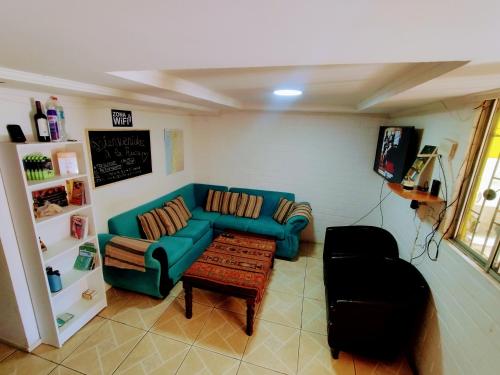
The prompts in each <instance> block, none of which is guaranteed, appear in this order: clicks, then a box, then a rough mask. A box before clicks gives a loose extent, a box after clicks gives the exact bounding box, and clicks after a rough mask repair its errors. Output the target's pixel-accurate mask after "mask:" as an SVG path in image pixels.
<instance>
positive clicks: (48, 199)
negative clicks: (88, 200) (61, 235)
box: [31, 185, 68, 218]
mask: <svg viewBox="0 0 500 375" xmlns="http://www.w3.org/2000/svg"><path fill="white" fill-rule="evenodd" d="M31 196H32V198H33V210H34V212H35V216H36V217H38V218H40V217H44V216H51V215H55V214H58V213H60V212H61V211H62V209H61V207H66V206H67V205H68V197H67V195H66V189H65V188H64V186H62V185H61V186H54V187H51V188H47V189H42V190H36V191H33V192H32V193H31Z"/></svg>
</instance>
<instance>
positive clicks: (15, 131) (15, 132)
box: [7, 124, 26, 143]
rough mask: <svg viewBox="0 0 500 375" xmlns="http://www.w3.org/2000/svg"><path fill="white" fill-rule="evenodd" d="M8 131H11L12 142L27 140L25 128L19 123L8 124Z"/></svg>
mask: <svg viewBox="0 0 500 375" xmlns="http://www.w3.org/2000/svg"><path fill="white" fill-rule="evenodd" d="M7 131H8V132H9V136H10V140H11V141H12V142H16V143H22V142H26V137H25V136H24V133H23V129H21V127H20V126H19V125H14V124H12V125H7Z"/></svg>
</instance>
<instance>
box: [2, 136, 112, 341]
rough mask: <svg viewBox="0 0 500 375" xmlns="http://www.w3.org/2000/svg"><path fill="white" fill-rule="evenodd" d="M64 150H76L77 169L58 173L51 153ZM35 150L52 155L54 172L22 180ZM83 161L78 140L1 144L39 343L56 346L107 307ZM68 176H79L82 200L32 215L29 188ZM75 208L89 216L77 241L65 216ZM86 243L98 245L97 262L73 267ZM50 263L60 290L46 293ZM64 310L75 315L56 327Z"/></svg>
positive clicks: (62, 182) (46, 185) (39, 187)
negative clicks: (58, 278)
mask: <svg viewBox="0 0 500 375" xmlns="http://www.w3.org/2000/svg"><path fill="white" fill-rule="evenodd" d="M69 151H72V152H75V153H76V155H77V159H78V170H79V173H78V174H74V175H68V176H61V175H60V174H59V170H58V166H57V156H56V154H57V153H58V152H69ZM36 152H40V153H42V154H44V155H46V156H50V157H51V159H52V163H53V165H54V169H55V172H56V176H55V177H53V178H50V179H46V180H40V181H28V180H27V178H26V174H25V172H24V167H23V162H22V160H23V158H24V156H25V155H27V154H32V153H36ZM85 160H86V150H85V146H84V144H83V143H82V142H57V143H55V142H54V143H26V144H24V143H23V144H15V143H1V144H0V168H1V170H2V174H3V176H4V184H5V190H6V193H7V199H8V203H9V210H10V213H11V217H12V221H13V223H14V227H15V231H16V237H17V241H18V243H19V247H20V251H21V258H22V262H23V267H24V270H25V273H26V278H27V280H28V285H29V290H30V294H31V300H32V303H33V308H34V311H35V315H36V319H37V323H38V330H39V332H40V337H41V339H42V342H43V343H46V344H50V345H53V346H57V347H60V346H62V345H63V344H64V342H65V341H66V340H68V339H69V338H70V337H71V336H72V335H73V334H74V333H75V332H77V331H78V330H79V329H80V328H81V327H82V326H83V325H85V323H87V322H88V321H89V320H90V319H92V318H93V317H94V316H95V315H97V313H98V312H99V311H100V310H102V309H103V308H104V307H106V294H105V286H104V280H103V276H102V259H101V258H100V253H99V243H98V241H97V237H96V232H95V220H94V211H93V206H92V194H91V189H90V186H91V181H90V179H89V174H88V172H87V163H86V162H85ZM68 180H80V181H84V184H85V196H86V201H87V202H86V204H85V205H83V206H75V205H69V206H67V207H63V210H62V212H61V213H59V214H56V215H54V216H48V217H44V218H36V217H35V215H34V212H33V198H32V192H34V191H37V190H42V189H46V188H50V187H55V186H61V185H63V186H66V181H68ZM76 213H78V214H82V215H85V216H87V217H88V220H89V223H88V224H89V234H88V236H87V237H86V238H84V239H81V240H79V239H76V238H73V237H71V235H70V218H71V215H73V214H76ZM39 238H41V239H42V240H43V241H44V242H45V244H46V246H47V251H45V252H42V250H41V248H40V242H39ZM85 242H92V243H94V245H95V247H96V249H97V254H98V257H99V258H98V261H97V264H96V267H95V268H94V269H93V270H89V271H79V270H75V269H74V268H73V264H74V262H75V259H76V257H77V255H78V252H79V246H80V245H82V244H83V243H85ZM49 266H50V267H52V268H53V269H57V270H59V271H60V273H61V280H62V285H63V289H62V290H60V291H59V292H57V293H51V292H50V288H49V284H48V280H47V277H46V273H45V268H46V267H49ZM86 289H95V290H96V291H97V295H96V296H95V297H94V298H93V299H92V300H86V299H84V298H82V292H83V291H85V290H86ZM65 312H68V313H71V314H73V315H74V317H73V318H72V319H71V320H69V321H68V322H67V323H66V324H64V325H63V326H62V327H60V328H59V327H58V326H57V321H56V317H57V316H58V315H60V314H62V313H65Z"/></svg>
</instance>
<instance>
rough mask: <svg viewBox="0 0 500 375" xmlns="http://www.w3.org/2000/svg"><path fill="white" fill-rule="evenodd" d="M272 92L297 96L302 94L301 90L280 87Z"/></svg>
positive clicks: (279, 94) (278, 94)
mask: <svg viewBox="0 0 500 375" xmlns="http://www.w3.org/2000/svg"><path fill="white" fill-rule="evenodd" d="M273 94H274V95H277V96H299V95H302V91H300V90H294V89H280V90H274V91H273Z"/></svg>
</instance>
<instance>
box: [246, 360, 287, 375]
mask: <svg viewBox="0 0 500 375" xmlns="http://www.w3.org/2000/svg"><path fill="white" fill-rule="evenodd" d="M281 374H283V372H276V371H273V370H270V369H267V368H264V367H260V366H256V365H252V364H251V363H246V362H241V365H240V369H239V370H238V374H237V375H281Z"/></svg>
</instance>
